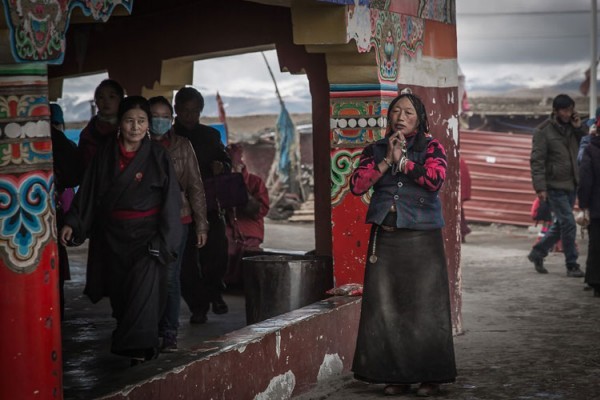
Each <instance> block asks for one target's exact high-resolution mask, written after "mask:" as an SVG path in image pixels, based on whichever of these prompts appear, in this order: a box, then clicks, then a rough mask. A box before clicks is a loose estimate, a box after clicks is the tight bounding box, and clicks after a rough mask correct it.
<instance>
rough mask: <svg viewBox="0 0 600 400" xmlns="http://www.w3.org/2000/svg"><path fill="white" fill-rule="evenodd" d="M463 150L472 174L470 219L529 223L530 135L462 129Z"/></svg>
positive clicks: (467, 211) (531, 192)
mask: <svg viewBox="0 0 600 400" xmlns="http://www.w3.org/2000/svg"><path fill="white" fill-rule="evenodd" d="M460 149H461V150H460V152H461V156H462V157H463V159H464V160H465V161H466V163H467V165H468V167H469V172H470V174H471V200H469V201H467V202H465V204H464V208H465V216H466V219H467V220H468V221H475V222H495V223H503V224H512V225H523V226H528V225H531V224H532V223H533V221H532V219H531V215H530V210H531V204H532V203H533V200H534V199H535V197H536V195H535V191H534V190H533V186H532V184H531V173H530V167H529V156H530V153H531V136H530V135H527V134H511V133H501V132H484V131H469V130H461V132H460Z"/></svg>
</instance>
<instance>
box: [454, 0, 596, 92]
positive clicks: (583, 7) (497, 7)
mask: <svg viewBox="0 0 600 400" xmlns="http://www.w3.org/2000/svg"><path fill="white" fill-rule="evenodd" d="M591 4H592V3H591V0H568V1H565V0H501V1H482V0H456V14H457V15H456V20H457V35H458V60H459V64H460V67H461V69H462V71H463V73H464V74H465V77H466V83H467V89H472V90H480V89H483V88H487V87H493V86H497V85H503V84H514V86H526V87H540V86H545V85H549V84H553V83H556V82H557V81H559V80H561V79H564V78H566V77H568V76H571V77H581V79H582V80H583V78H584V76H583V72H584V71H585V70H586V69H587V67H588V66H589V65H590V63H591V43H590V32H591Z"/></svg>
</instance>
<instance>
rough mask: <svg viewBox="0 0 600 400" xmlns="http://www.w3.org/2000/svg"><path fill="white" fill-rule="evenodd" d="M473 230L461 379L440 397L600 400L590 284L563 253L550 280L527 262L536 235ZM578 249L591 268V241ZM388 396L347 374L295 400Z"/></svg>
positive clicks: (466, 253)
mask: <svg viewBox="0 0 600 400" xmlns="http://www.w3.org/2000/svg"><path fill="white" fill-rule="evenodd" d="M473 228H474V229H473V233H472V234H471V235H469V236H468V237H467V239H468V240H467V243H466V244H465V245H464V246H463V250H462V277H463V280H462V286H463V328H464V333H463V334H462V335H460V336H457V337H456V338H455V348H456V356H457V367H458V372H459V376H458V378H457V381H456V383H455V384H452V385H447V386H446V387H445V388H444V389H445V390H444V393H442V394H440V395H439V396H436V398H447V399H453V400H495V399H506V400H508V399H510V400H515V399H536V400H537V399H564V400H595V399H600V298H594V297H593V296H592V292H590V291H584V290H583V288H584V285H583V279H581V278H579V279H576V278H567V277H566V276H565V269H564V258H563V255H562V254H561V253H553V254H551V255H550V256H549V257H548V259H547V261H546V266H547V268H548V270H549V271H550V273H549V274H547V275H540V274H538V273H536V272H535V271H534V269H533V266H532V264H531V263H530V262H528V261H527V259H526V255H527V252H528V251H529V248H530V247H531V245H532V243H533V242H534V240H535V237H536V234H535V233H533V232H530V231H529V230H527V229H524V228H515V227H507V226H501V227H498V226H474V227H473ZM578 242H579V248H580V249H581V250H582V251H581V253H583V255H584V256H583V257H581V258H580V263H582V265H585V254H586V253H587V241H586V240H584V239H581V238H580V237H579V239H578ZM382 389H383V386H382V385H368V384H364V383H361V382H358V381H355V380H354V379H352V376H351V375H350V374H346V375H342V376H339V377H337V378H333V379H330V380H328V381H324V382H321V383H320V384H319V385H318V387H316V388H315V389H314V390H312V391H311V392H309V393H306V394H304V395H301V396H297V397H295V399H296V400H357V399H377V398H381V397H384V396H383V393H382ZM414 397H415V395H414V392H413V393H411V394H407V395H401V396H397V398H414Z"/></svg>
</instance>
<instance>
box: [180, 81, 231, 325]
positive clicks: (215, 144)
mask: <svg viewBox="0 0 600 400" xmlns="http://www.w3.org/2000/svg"><path fill="white" fill-rule="evenodd" d="M203 109H204V98H203V97H202V95H201V94H200V92H198V91H197V90H196V89H194V88H191V87H184V88H181V89H180V90H179V91H178V92H177V94H176V95H175V113H176V115H177V117H176V119H175V125H174V130H175V134H176V135H179V136H183V137H185V138H187V139H188V140H189V141H190V142H191V143H192V147H193V148H194V152H195V153H196V157H197V158H198V165H199V167H200V173H201V175H202V180H203V181H206V179H207V178H210V177H213V176H215V175H219V174H221V173H225V172H229V171H230V170H231V160H230V158H229V155H228V154H227V152H226V151H225V146H224V145H223V143H221V135H220V133H219V131H217V130H216V129H214V128H211V127H210V126H206V125H202V124H200V122H199V119H200V113H201V112H202V110H203ZM206 195H207V196H210V194H209V193H206ZM206 200H207V203H208V202H209V199H208V198H207V199H206ZM206 217H207V220H208V225H209V231H208V239H207V242H206V245H205V246H204V247H202V248H200V249H197V247H196V243H195V242H194V241H193V240H192V241H191V242H189V243H188V246H187V249H186V252H185V255H184V259H183V263H182V266H181V294H182V297H183V299H184V300H185V302H186V303H187V305H188V307H189V308H190V311H191V312H192V316H191V317H190V322H191V323H197V324H202V323H205V322H206V320H207V317H206V313H207V312H208V310H209V308H210V305H211V303H212V310H213V312H214V313H215V314H225V313H226V312H227V311H228V307H227V304H226V303H225V301H224V300H223V296H222V290H223V276H224V275H225V271H226V269H227V236H226V235H225V219H224V215H223V213H222V212H220V211H218V210H216V211H215V210H213V211H210V210H209V211H208V212H207V215H206ZM190 238H193V235H190ZM196 252H197V253H196ZM198 257H199V262H200V268H201V272H202V280H200V270H198V264H197V261H198Z"/></svg>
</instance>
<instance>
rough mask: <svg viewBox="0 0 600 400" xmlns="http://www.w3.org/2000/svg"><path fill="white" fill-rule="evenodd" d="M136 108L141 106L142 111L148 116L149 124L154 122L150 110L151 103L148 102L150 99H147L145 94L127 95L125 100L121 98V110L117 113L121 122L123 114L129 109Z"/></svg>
mask: <svg viewBox="0 0 600 400" xmlns="http://www.w3.org/2000/svg"><path fill="white" fill-rule="evenodd" d="M134 108H139V109H141V110H142V111H144V112H145V113H146V115H147V116H148V124H151V123H152V112H151V111H150V103H148V100H146V98H145V97H143V96H127V97H125V98H124V99H123V100H121V103H119V112H118V114H117V115H118V118H119V123H121V119H122V118H123V115H125V113H126V112H127V111H129V110H133V109H134Z"/></svg>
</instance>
